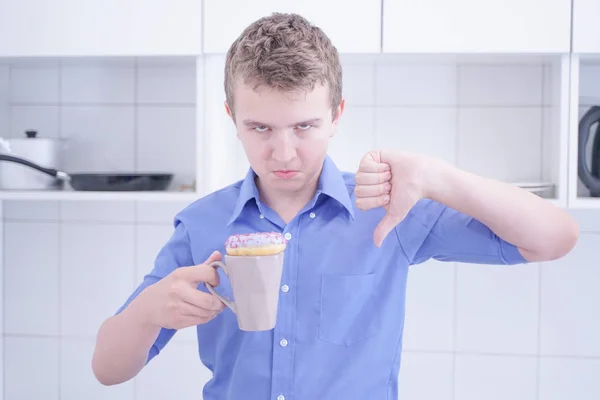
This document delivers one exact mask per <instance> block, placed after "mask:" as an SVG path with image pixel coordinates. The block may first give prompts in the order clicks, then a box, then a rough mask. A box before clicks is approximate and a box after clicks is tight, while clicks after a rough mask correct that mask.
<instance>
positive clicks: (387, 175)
mask: <svg viewBox="0 0 600 400" xmlns="http://www.w3.org/2000/svg"><path fill="white" fill-rule="evenodd" d="M390 179H392V173H391V171H384V172H362V171H359V172H357V173H356V174H355V175H354V181H355V182H356V184H357V185H376V184H378V183H384V182H387V181H389V180H390Z"/></svg>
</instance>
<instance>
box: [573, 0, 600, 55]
mask: <svg viewBox="0 0 600 400" xmlns="http://www.w3.org/2000/svg"><path fill="white" fill-rule="evenodd" d="M599 17H600V0H573V52H574V53H600V21H599Z"/></svg>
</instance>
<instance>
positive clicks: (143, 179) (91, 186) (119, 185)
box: [0, 154, 173, 192]
mask: <svg viewBox="0 0 600 400" xmlns="http://www.w3.org/2000/svg"><path fill="white" fill-rule="evenodd" d="M0 161H9V162H16V163H19V164H22V165H25V166H28V167H31V168H33V169H36V170H38V171H40V172H43V173H45V174H48V175H50V176H52V177H55V178H56V179H57V186H59V187H60V186H62V184H63V183H65V182H66V183H68V184H69V185H70V187H71V188H73V189H74V190H78V191H110V192H123V191H145V190H165V189H167V187H168V186H169V184H170V183H171V180H172V179H173V174H169V173H158V174H154V173H77V174H68V173H66V172H63V171H59V170H56V169H53V168H45V167H42V166H41V165H38V164H35V163H33V162H31V161H29V160H27V159H24V158H21V157H15V156H12V155H8V154H0Z"/></svg>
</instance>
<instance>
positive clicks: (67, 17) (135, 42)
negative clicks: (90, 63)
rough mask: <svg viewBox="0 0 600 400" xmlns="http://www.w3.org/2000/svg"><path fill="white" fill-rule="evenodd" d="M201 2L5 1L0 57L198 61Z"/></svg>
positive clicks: (0, 5) (0, 1)
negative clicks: (178, 58)
mask: <svg viewBox="0 0 600 400" xmlns="http://www.w3.org/2000/svg"><path fill="white" fill-rule="evenodd" d="M201 12H202V0H125V1H124V0H53V1H49V0H0V56H87V55H91V56H105V55H108V56H111V55H190V54H191V55H193V54H199V53H200V52H201V43H202V25H201V24H202V14H201Z"/></svg>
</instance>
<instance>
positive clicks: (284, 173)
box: [275, 169, 298, 179]
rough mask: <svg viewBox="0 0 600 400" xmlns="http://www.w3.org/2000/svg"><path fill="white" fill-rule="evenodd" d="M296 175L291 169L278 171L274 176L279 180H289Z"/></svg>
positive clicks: (296, 172)
mask: <svg viewBox="0 0 600 400" xmlns="http://www.w3.org/2000/svg"><path fill="white" fill-rule="evenodd" d="M297 174H298V171H294V170H291V169H280V170H277V171H275V175H276V176H277V177H278V178H281V179H291V178H293V177H295V176H296V175H297Z"/></svg>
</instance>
